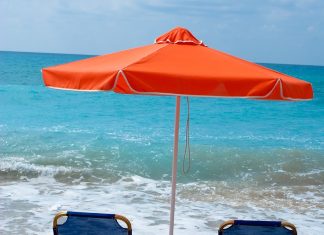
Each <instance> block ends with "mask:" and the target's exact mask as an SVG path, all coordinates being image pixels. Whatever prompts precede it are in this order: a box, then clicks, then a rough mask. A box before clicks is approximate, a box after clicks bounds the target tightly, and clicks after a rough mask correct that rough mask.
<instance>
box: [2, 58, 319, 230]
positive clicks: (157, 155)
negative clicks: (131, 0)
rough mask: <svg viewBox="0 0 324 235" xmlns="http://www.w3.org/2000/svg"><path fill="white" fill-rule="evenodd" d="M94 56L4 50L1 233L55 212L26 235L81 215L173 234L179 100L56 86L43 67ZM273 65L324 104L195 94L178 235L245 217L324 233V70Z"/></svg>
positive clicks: (181, 179)
mask: <svg viewBox="0 0 324 235" xmlns="http://www.w3.org/2000/svg"><path fill="white" fill-rule="evenodd" d="M87 57H89V56H83V55H64V54H40V53H16V52H0V209H1V210H2V211H3V212H6V213H7V214H8V215H9V217H8V216H6V217H4V214H5V213H3V214H2V215H1V214H0V220H1V221H5V222H4V223H2V224H0V231H6V232H8V231H10V232H11V233H10V234H20V233H21V230H20V229H21V228H20V226H17V224H16V223H15V222H17V221H20V223H26V224H27V223H33V222H32V220H31V221H29V220H27V221H25V222H23V219H22V218H23V217H25V216H27V215H28V216H30V215H34V216H37V215H39V214H42V213H43V216H42V218H41V219H40V220H41V221H42V223H39V222H38V223H37V225H36V224H35V226H33V228H32V229H31V230H30V231H29V232H26V234H49V233H50V220H51V217H52V215H53V214H55V212H56V211H58V210H64V209H75V210H92V211H106V212H111V211H110V210H114V211H115V212H116V211H117V212H118V213H124V214H126V215H128V217H130V218H131V220H132V222H133V223H134V227H135V229H137V231H138V234H146V232H147V234H152V231H153V230H152V229H154V231H160V232H161V234H165V233H166V231H167V221H168V200H169V190H170V188H169V187H170V185H169V180H170V173H171V159H172V157H171V156H172V144H173V143H172V141H173V124H174V109H175V98H174V97H149V96H132V95H120V94H115V93H109V92H94V93H92V92H71V91H61V90H53V89H49V88H46V87H44V85H43V83H42V79H41V72H40V70H41V68H43V67H47V66H51V65H55V64H61V63H65V62H69V61H74V60H78V59H82V58H87ZM262 65H264V66H266V67H269V68H271V69H275V70H278V71H281V72H284V73H287V74H289V75H292V76H295V77H298V78H301V79H303V80H307V81H309V82H311V83H312V85H313V89H314V95H315V98H314V100H312V101H307V102H273V101H255V100H240V99H212V98H190V141H191V155H192V162H191V164H192V167H191V170H190V172H189V173H188V174H186V175H183V174H182V173H181V166H182V153H183V148H184V142H185V139H184V136H185V119H186V115H187V113H186V112H187V110H186V103H185V99H183V100H182V110H181V112H182V113H181V115H182V116H181V119H182V121H181V130H180V141H181V143H180V156H179V171H178V172H179V176H178V182H179V184H178V202H177V209H176V210H177V211H176V212H177V213H178V214H177V213H176V218H177V217H178V223H177V225H176V231H177V233H178V234H181V233H186V234H211V233H215V231H216V228H217V226H218V225H219V223H220V222H221V221H222V220H224V219H230V218H235V217H240V218H252V219H285V220H288V221H291V222H293V223H295V224H297V226H298V227H299V230H300V231H301V234H316V233H317V232H318V231H321V230H323V229H324V225H323V222H322V218H323V216H324V206H323V199H324V190H323V185H324V134H323V133H324V124H323V123H324V121H323V120H324V67H320V66H303V65H281V64H262ZM120 198H122V199H123V200H120ZM144 209H145V210H146V212H149V213H145V212H144V211H143V210H144ZM215 212H217V213H216V215H215ZM201 214H202V215H204V217H205V218H207V220H206V221H204V220H202V219H201V216H200V215H201ZM10 216H11V217H10ZM310 216H311V218H310ZM179 217H180V218H179ZM8 218H9V219H8ZM306 219H307V221H305V220H306ZM192 221H195V223H196V226H192ZM309 226H312V227H314V229H313V230H312V233H308V232H307V231H308V230H307V228H308V227H309ZM135 231H136V230H135ZM23 234H24V233H23ZM156 234H159V232H158V233H156ZM317 234H319V233H317Z"/></svg>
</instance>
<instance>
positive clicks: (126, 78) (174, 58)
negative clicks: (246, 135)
mask: <svg viewBox="0 0 324 235" xmlns="http://www.w3.org/2000/svg"><path fill="white" fill-rule="evenodd" d="M43 78H44V82H45V85H46V86H49V87H55V88H62V89H71V90H88V91H89V90H90V91H91V90H93V91H115V92H118V93H126V94H150V95H180V96H181V95H183V96H213V97H235V98H252V99H272V100H300V99H306V100H307V99H311V98H312V97H313V92H312V87H311V84H310V83H308V82H305V81H302V80H299V79H297V78H293V77H290V76H288V75H285V74H282V73H280V72H277V71H273V70H270V69H268V68H265V67H262V66H260V65H257V64H254V63H251V62H248V61H245V60H242V59H239V58H237V57H234V56H231V55H229V54H226V53H224V52H221V51H217V50H215V49H212V48H209V47H207V46H205V45H204V44H203V43H202V42H201V41H199V40H197V39H196V38H195V37H194V36H193V35H192V34H191V33H190V32H189V31H188V30H186V29H184V28H175V29H173V30H171V31H170V32H168V33H166V34H164V35H162V36H160V37H158V38H157V39H156V40H155V43H154V44H152V45H148V46H143V47H138V48H134V49H129V50H125V51H120V52H116V53H112V54H107V55H102V56H97V57H93V58H89V59H85V60H80V61H76V62H72V63H68V64H64V65H58V66H53V67H49V68H45V69H43Z"/></svg>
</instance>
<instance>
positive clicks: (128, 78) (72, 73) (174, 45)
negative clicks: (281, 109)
mask: <svg viewBox="0 0 324 235" xmlns="http://www.w3.org/2000/svg"><path fill="white" fill-rule="evenodd" d="M42 72H43V79H44V82H45V85H46V86H48V87H52V88H59V89H67V90H83V91H114V92H118V93H123V94H143V95H173V96H176V117H175V129H174V153H173V154H174V156H173V167H172V193H171V213H170V234H173V226H174V208H175V189H176V169H177V156H178V134H179V114H180V97H181V96H201V97H228V98H250V99H267V100H310V99H312V98H313V91H312V86H311V84H310V83H308V82H305V81H303V80H300V79H297V78H294V77H291V76H288V75H285V74H283V73H280V72H277V71H274V70H271V69H268V68H265V67H262V66H260V65H257V64H254V63H251V62H248V61H245V60H242V59H240V58H237V57H234V56H231V55H229V54H226V53H224V52H221V51H218V50H215V49H212V48H209V47H207V46H206V45H205V44H204V43H203V42H202V41H199V40H198V39H197V38H195V37H194V36H193V35H192V33H191V32H190V31H188V30H187V29H184V28H180V27H178V28H175V29H173V30H171V31H170V32H167V33H165V34H163V35H161V36H160V37H158V38H156V40H155V43H154V44H152V45H147V46H143V47H138V48H133V49H129V50H125V51H120V52H116V53H112V54H107V55H102V56H97V57H92V58H89V59H85V60H80V61H76V62H72V63H67V64H63V65H58V66H53V67H48V68H44V69H43V71H42Z"/></svg>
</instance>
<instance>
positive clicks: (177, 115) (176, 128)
mask: <svg viewBox="0 0 324 235" xmlns="http://www.w3.org/2000/svg"><path fill="white" fill-rule="evenodd" d="M180 98H181V97H180V96H177V97H176V112H175V121H174V145H173V161H172V190H171V209H170V227H169V235H173V228H174V210H175V196H176V183H177V167H178V143H179V119H180Z"/></svg>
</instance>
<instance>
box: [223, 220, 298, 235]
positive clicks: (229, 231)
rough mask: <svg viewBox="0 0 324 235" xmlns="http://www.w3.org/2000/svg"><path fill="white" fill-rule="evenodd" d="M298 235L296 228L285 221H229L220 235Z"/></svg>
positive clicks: (224, 224) (225, 223)
mask: <svg viewBox="0 0 324 235" xmlns="http://www.w3.org/2000/svg"><path fill="white" fill-rule="evenodd" d="M270 234H271V235H297V230H296V227H295V226H294V225H293V224H291V223H288V222H283V221H254V220H229V221H226V222H224V223H223V224H222V225H221V226H220V227H219V230H218V235H270Z"/></svg>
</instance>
